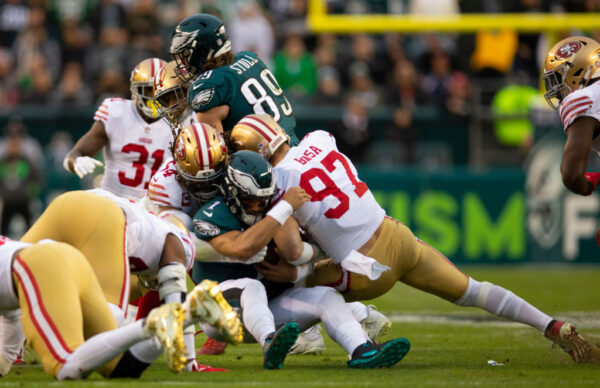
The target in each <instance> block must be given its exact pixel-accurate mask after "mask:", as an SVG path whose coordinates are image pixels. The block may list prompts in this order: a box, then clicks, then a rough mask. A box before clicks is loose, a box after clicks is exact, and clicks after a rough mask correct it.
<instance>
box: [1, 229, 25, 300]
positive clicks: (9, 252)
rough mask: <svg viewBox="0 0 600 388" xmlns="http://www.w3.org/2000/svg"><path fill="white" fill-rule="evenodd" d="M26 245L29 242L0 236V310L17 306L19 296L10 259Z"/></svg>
mask: <svg viewBox="0 0 600 388" xmlns="http://www.w3.org/2000/svg"><path fill="white" fill-rule="evenodd" d="M28 246H31V244H29V243H23V242H20V241H13V240H11V239H9V238H7V237H4V236H0V311H9V310H14V309H18V308H19V298H18V296H17V294H16V293H15V289H14V287H13V279H12V259H13V256H14V254H15V252H16V251H18V250H21V249H23V248H27V247H28Z"/></svg>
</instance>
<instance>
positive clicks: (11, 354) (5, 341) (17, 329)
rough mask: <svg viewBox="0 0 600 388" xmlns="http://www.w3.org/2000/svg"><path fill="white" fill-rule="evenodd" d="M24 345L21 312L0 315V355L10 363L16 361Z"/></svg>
mask: <svg viewBox="0 0 600 388" xmlns="http://www.w3.org/2000/svg"><path fill="white" fill-rule="evenodd" d="M24 344H25V333H24V332H23V327H22V326H21V310H20V309H17V310H12V311H7V312H5V313H3V314H2V315H0V345H2V346H1V347H0V354H1V355H3V356H4V358H5V359H6V360H8V361H10V363H12V362H13V361H14V360H16V359H17V357H18V355H19V353H20V352H21V350H22V349H23V346H24Z"/></svg>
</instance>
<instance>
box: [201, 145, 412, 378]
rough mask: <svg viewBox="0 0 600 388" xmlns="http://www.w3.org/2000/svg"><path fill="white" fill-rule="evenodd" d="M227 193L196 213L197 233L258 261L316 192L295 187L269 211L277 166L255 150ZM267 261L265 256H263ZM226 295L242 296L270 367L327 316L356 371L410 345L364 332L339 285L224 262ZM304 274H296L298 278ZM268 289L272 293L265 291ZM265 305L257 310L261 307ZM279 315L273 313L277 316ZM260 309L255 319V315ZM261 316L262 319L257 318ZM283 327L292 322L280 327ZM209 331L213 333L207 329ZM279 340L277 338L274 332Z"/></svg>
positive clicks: (224, 250)
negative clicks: (289, 280)
mask: <svg viewBox="0 0 600 388" xmlns="http://www.w3.org/2000/svg"><path fill="white" fill-rule="evenodd" d="M224 175H225V176H224V182H223V184H222V185H221V187H220V194H219V195H217V196H216V197H215V198H214V199H213V200H211V201H209V202H208V203H206V204H205V205H204V206H202V207H201V208H200V210H199V211H198V212H197V213H196V215H195V216H194V231H195V234H196V236H197V237H199V238H201V239H204V240H206V241H208V242H209V243H210V245H211V246H212V247H213V248H214V249H215V250H216V251H218V252H219V253H221V254H223V255H226V256H229V257H236V258H239V259H240V260H241V261H242V262H245V263H247V264H251V263H254V262H256V261H254V260H253V257H254V255H256V253H258V252H259V251H261V250H263V249H265V247H266V246H267V244H268V243H269V242H270V241H271V239H272V238H273V236H274V235H275V234H276V233H277V232H278V231H279V230H280V229H281V227H282V225H284V224H286V222H287V220H288V219H290V216H291V214H292V211H294V210H298V209H299V208H301V207H302V206H303V205H304V204H305V203H306V201H307V200H309V199H310V197H309V196H308V195H307V194H306V193H305V192H304V190H303V189H301V188H300V187H291V188H289V189H288V190H287V191H286V192H285V193H284V194H282V195H281V197H280V200H279V202H278V203H277V204H276V205H275V206H274V207H272V208H271V209H270V210H269V211H268V212H267V209H268V208H269V206H270V204H271V200H272V198H273V197H274V196H275V194H276V187H275V180H274V177H273V174H272V170H271V166H270V165H269V164H268V162H266V161H265V160H264V159H263V158H262V156H260V155H259V154H257V153H255V152H250V151H240V152H236V153H235V154H233V156H232V159H231V162H230V163H229V164H228V166H227V168H226V172H225V174H224ZM261 261H262V259H261ZM216 276H219V277H220V279H219V280H221V283H220V287H221V288H222V289H223V290H224V291H223V292H224V294H226V295H229V296H232V297H233V296H235V299H236V300H238V301H239V303H240V305H241V307H242V311H243V317H244V324H245V326H246V328H247V330H248V331H249V332H250V333H251V334H252V336H253V337H254V339H255V340H256V341H257V342H259V343H260V344H261V345H262V346H263V349H264V354H265V363H264V367H265V368H266V369H279V368H281V367H282V365H283V361H284V359H285V356H286V355H287V353H288V352H289V350H290V348H291V346H292V345H293V344H294V342H295V340H296V338H295V336H297V335H298V331H297V330H298V327H294V328H290V327H289V325H290V324H289V323H288V322H296V323H298V325H299V328H302V329H306V328H308V327H310V326H312V325H313V324H314V323H315V322H318V321H319V320H321V321H322V322H323V323H324V325H325V328H326V330H327V332H328V333H329V335H330V336H331V338H333V339H334V340H335V341H336V342H338V343H339V344H340V345H341V346H342V347H344V349H345V350H346V351H347V352H348V354H350V355H351V357H352V358H351V360H350V361H349V363H348V366H349V367H351V368H372V367H380V366H390V365H393V364H395V363H397V362H398V361H400V360H401V359H402V358H403V357H404V355H405V354H406V353H407V352H408V350H409V348H410V344H409V342H408V341H407V340H406V339H404V338H399V339H394V340H391V341H387V342H385V343H383V344H380V345H377V344H375V343H374V342H372V341H371V340H370V339H369V337H368V336H367V334H366V333H365V332H364V331H363V330H362V327H361V325H360V323H359V322H358V321H357V320H356V318H355V317H354V315H353V313H352V311H351V310H350V308H349V307H348V306H347V305H346V303H344V300H343V298H342V297H341V296H340V295H339V294H338V293H337V292H336V291H335V290H334V289H332V288H329V287H315V288H312V289H307V288H302V287H298V288H292V287H293V284H281V283H280V284H275V283H265V284H264V285H263V283H261V282H259V281H258V280H255V279H253V278H256V272H255V269H254V268H253V267H251V266H248V265H243V264H242V265H240V264H230V266H229V267H225V266H222V267H221V268H219V269H218V273H215V274H211V273H205V274H203V277H216ZM301 280H302V279H295V281H296V282H298V281H301ZM265 289H266V290H265ZM257 309H261V310H264V314H262V315H257V314H256V310H257ZM271 312H272V313H271ZM250 314H252V317H250ZM257 318H259V319H257ZM278 324H285V325H284V326H283V328H282V329H280V330H278V331H277V332H275V327H276V325H278ZM205 331H210V330H209V329H206V328H205ZM273 335H274V337H273V338H272V339H271V336H273Z"/></svg>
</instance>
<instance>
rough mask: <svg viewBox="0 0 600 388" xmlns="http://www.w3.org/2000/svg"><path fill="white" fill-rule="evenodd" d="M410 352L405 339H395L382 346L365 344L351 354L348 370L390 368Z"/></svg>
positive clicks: (371, 343)
mask: <svg viewBox="0 0 600 388" xmlns="http://www.w3.org/2000/svg"><path fill="white" fill-rule="evenodd" d="M409 350H410V342H409V341H408V340H407V339H406V338H396V339H393V340H389V341H386V342H384V343H382V344H376V343H374V342H365V343H364V344H362V345H360V346H359V347H358V348H356V349H354V352H352V359H351V360H350V361H348V368H357V369H369V368H381V367H384V366H392V365H394V364H396V363H397V362H398V361H400V360H402V359H403V358H404V356H406V353H408V351H409Z"/></svg>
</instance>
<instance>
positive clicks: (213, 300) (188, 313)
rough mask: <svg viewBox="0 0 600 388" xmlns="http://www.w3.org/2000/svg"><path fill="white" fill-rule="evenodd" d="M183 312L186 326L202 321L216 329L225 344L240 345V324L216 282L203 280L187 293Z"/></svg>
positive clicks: (241, 333)
mask: <svg viewBox="0 0 600 388" xmlns="http://www.w3.org/2000/svg"><path fill="white" fill-rule="evenodd" d="M183 310H184V314H185V324H186V326H187V325H188V324H192V323H196V322H199V321H203V322H206V323H208V324H210V325H211V326H213V327H214V328H215V329H217V330H218V331H219V333H220V334H221V336H223V339H224V340H225V342H229V343H232V344H234V345H239V344H241V343H242V340H243V329H242V323H241V322H240V319H239V317H238V315H237V313H236V312H235V311H233V309H232V308H231V306H230V305H229V303H228V302H227V301H226V300H225V298H224V297H223V294H222V293H221V289H220V288H219V284H218V283H217V282H215V281H212V280H208V279H205V280H203V281H202V282H201V283H200V284H198V285H197V286H196V287H195V288H194V289H193V290H192V291H191V292H189V293H188V295H187V298H186V300H185V302H184V304H183Z"/></svg>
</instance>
